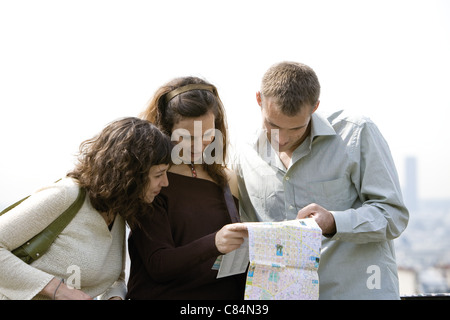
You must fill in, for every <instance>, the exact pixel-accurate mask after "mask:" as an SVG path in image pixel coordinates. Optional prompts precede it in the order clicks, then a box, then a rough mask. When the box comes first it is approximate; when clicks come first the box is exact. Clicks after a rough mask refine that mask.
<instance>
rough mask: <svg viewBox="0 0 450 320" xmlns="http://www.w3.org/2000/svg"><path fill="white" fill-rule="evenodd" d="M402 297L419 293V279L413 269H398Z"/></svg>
mask: <svg viewBox="0 0 450 320" xmlns="http://www.w3.org/2000/svg"><path fill="white" fill-rule="evenodd" d="M398 282H399V290H400V296H411V295H416V294H418V293H419V279H418V275H417V272H416V271H415V270H414V269H412V268H403V267H399V268H398Z"/></svg>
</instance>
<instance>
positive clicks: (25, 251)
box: [0, 188, 86, 263]
mask: <svg viewBox="0 0 450 320" xmlns="http://www.w3.org/2000/svg"><path fill="white" fill-rule="evenodd" d="M28 197H29V196H28ZM28 197H26V198H24V199H22V200H19V201H17V202H16V203H14V204H13V205H11V206H9V207H8V208H6V209H5V210H3V211H2V212H1V213H0V215H2V214H3V213H5V212H7V211H9V210H11V209H12V208H14V207H16V206H18V205H19V204H20V203H22V202H23V201H24V200H26V199H27V198H28ZM85 198H86V190H85V189H84V188H80V189H79V192H78V196H77V198H76V200H75V202H73V203H72V204H71V205H70V207H69V208H67V209H66V210H65V211H64V212H63V213H62V214H61V215H60V216H59V217H58V218H56V219H55V220H54V221H53V222H52V223H51V224H50V225H48V226H47V228H45V229H44V230H42V231H41V233H39V234H37V235H36V236H34V237H33V238H31V239H30V240H28V241H27V242H26V243H24V244H23V245H21V246H20V247H18V248H16V249H14V250H13V251H11V252H12V253H13V254H14V255H16V256H17V257H19V258H20V259H22V260H23V261H24V262H26V263H31V262H33V261H35V260H37V259H39V258H40V257H41V256H42V255H43V254H44V253H45V252H46V251H47V250H48V248H49V247H50V246H51V244H52V243H53V241H55V239H56V237H57V236H58V235H59V234H60V233H61V232H62V231H63V230H64V228H65V227H66V226H67V225H68V224H69V222H70V221H72V219H73V217H75V215H76V214H77V212H78V211H79V210H80V208H81V207H82V205H83V203H84V199H85Z"/></svg>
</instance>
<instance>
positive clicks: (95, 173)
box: [67, 117, 172, 227]
mask: <svg viewBox="0 0 450 320" xmlns="http://www.w3.org/2000/svg"><path fill="white" fill-rule="evenodd" d="M171 149H172V142H171V141H170V138H169V137H167V136H166V135H164V134H163V133H161V132H160V131H159V130H158V128H156V127H155V126H154V125H153V124H152V123H150V122H149V121H146V120H142V119H139V118H135V117H128V118H123V119H119V120H116V121H114V122H112V123H110V124H109V125H107V126H106V127H105V128H104V129H103V130H102V131H101V133H100V134H99V135H97V136H96V137H94V138H92V139H89V140H86V141H84V142H83V143H82V144H81V146H80V154H79V158H78V160H79V162H78V164H77V165H76V166H75V168H74V170H73V171H71V172H69V173H68V174H67V176H68V177H72V178H74V179H76V180H78V182H79V185H80V187H84V188H85V189H86V192H87V194H88V195H89V199H90V201H91V204H92V206H93V207H94V208H95V209H96V210H97V211H99V212H106V213H107V214H108V216H114V215H115V214H119V215H121V216H122V217H123V218H124V219H125V221H127V223H128V225H129V226H130V227H134V226H136V225H138V222H137V219H136V217H137V216H138V215H139V214H140V213H143V212H145V211H147V210H148V206H149V204H148V203H146V202H145V201H144V198H145V191H146V188H147V186H148V184H149V181H150V177H149V171H150V168H151V167H152V166H154V165H158V164H169V163H170V155H171Z"/></svg>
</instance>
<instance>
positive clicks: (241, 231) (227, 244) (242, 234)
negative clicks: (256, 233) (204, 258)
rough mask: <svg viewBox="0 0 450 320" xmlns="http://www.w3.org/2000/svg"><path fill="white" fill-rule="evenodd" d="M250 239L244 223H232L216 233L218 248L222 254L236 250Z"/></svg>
mask: <svg viewBox="0 0 450 320" xmlns="http://www.w3.org/2000/svg"><path fill="white" fill-rule="evenodd" d="M247 237H248V230H247V226H246V225H245V224H243V223H232V224H227V225H225V226H223V227H222V229H220V230H219V231H218V232H217V233H216V247H217V250H219V252H220V253H223V254H225V253H228V252H231V251H233V250H236V249H237V248H239V247H240V246H241V244H242V243H243V242H244V238H247Z"/></svg>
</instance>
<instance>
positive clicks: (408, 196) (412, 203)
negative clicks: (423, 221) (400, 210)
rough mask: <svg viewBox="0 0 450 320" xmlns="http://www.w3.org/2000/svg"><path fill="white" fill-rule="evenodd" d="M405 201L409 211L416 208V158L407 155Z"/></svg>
mask: <svg viewBox="0 0 450 320" xmlns="http://www.w3.org/2000/svg"><path fill="white" fill-rule="evenodd" d="M404 190H405V194H404V196H405V203H406V207H407V208H408V209H409V210H410V211H416V210H417V208H418V192H417V158H416V157H407V158H406V160H405V186H404Z"/></svg>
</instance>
